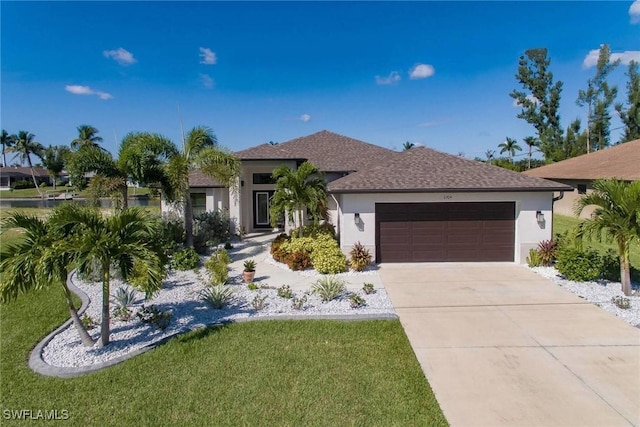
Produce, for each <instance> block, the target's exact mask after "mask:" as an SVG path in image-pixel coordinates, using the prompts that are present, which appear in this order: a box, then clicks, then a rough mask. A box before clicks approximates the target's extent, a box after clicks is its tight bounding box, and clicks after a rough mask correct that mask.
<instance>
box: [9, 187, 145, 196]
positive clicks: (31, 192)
mask: <svg viewBox="0 0 640 427" xmlns="http://www.w3.org/2000/svg"><path fill="white" fill-rule="evenodd" d="M65 191H69V192H74V193H76V195H77V196H78V197H87V194H88V193H87V190H86V189H85V190H80V191H78V190H75V189H73V188H71V187H67V186H64V185H58V186H57V187H56V188H55V189H54V188H53V186H47V187H42V188H40V192H42V193H44V194H47V195H48V194H63V193H64V192H65ZM127 191H128V193H129V197H132V196H144V195H149V188H147V187H140V188H133V187H129V188H128V190H127ZM40 192H38V190H37V189H36V188H22V189H20V190H4V191H0V199H32V198H40Z"/></svg>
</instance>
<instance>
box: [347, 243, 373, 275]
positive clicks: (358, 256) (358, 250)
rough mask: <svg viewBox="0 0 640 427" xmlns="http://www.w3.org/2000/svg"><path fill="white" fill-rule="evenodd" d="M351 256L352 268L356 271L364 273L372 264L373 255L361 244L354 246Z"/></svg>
mask: <svg viewBox="0 0 640 427" xmlns="http://www.w3.org/2000/svg"><path fill="white" fill-rule="evenodd" d="M349 255H350V257H351V268H352V269H354V270H355V271H362V270H364V269H365V268H366V267H367V265H369V264H370V263H371V253H369V250H368V249H367V248H365V247H364V246H363V245H362V243H360V242H356V244H355V245H353V248H351V252H350V253H349Z"/></svg>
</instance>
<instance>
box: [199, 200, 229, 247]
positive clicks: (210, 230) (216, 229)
mask: <svg viewBox="0 0 640 427" xmlns="http://www.w3.org/2000/svg"><path fill="white" fill-rule="evenodd" d="M230 227H231V220H230V218H229V211H228V210H227V209H218V210H215V211H209V212H203V213H201V214H200V215H198V216H196V217H195V218H194V219H193V241H194V246H196V242H197V243H198V247H200V248H206V247H208V246H213V245H217V244H219V243H220V242H226V241H227V240H229V237H230V232H229V230H230Z"/></svg>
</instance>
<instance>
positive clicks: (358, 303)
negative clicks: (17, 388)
mask: <svg viewBox="0 0 640 427" xmlns="http://www.w3.org/2000/svg"><path fill="white" fill-rule="evenodd" d="M349 305H350V306H351V308H360V307H364V306H365V305H367V302H366V301H365V300H364V298H362V297H361V296H360V295H358V294H351V295H349Z"/></svg>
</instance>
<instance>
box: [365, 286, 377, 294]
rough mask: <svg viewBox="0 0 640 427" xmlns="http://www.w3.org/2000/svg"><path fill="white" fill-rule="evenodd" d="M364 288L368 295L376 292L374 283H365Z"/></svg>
mask: <svg viewBox="0 0 640 427" xmlns="http://www.w3.org/2000/svg"><path fill="white" fill-rule="evenodd" d="M362 290H363V291H364V293H365V294H367V295H370V294H375V293H376V290H375V289H373V283H365V284H364V285H362Z"/></svg>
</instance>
